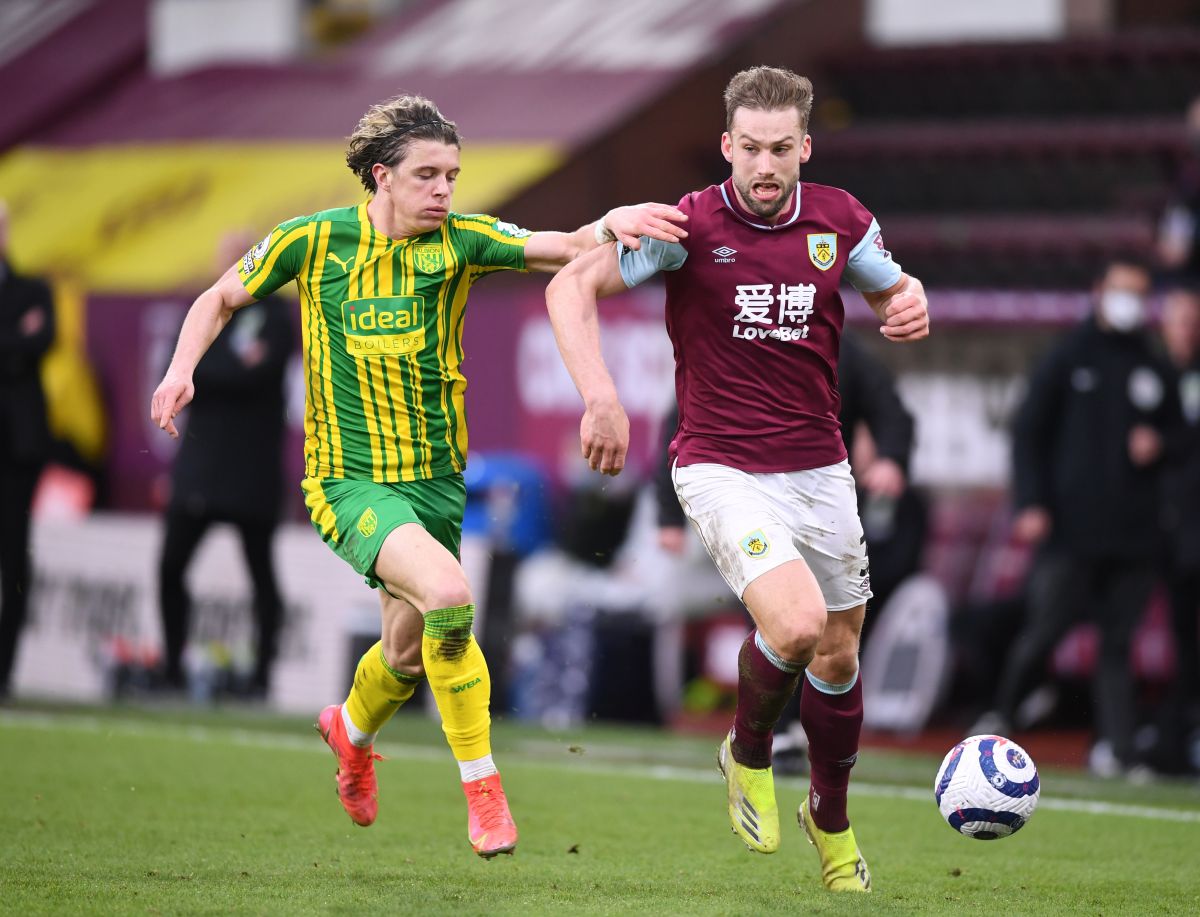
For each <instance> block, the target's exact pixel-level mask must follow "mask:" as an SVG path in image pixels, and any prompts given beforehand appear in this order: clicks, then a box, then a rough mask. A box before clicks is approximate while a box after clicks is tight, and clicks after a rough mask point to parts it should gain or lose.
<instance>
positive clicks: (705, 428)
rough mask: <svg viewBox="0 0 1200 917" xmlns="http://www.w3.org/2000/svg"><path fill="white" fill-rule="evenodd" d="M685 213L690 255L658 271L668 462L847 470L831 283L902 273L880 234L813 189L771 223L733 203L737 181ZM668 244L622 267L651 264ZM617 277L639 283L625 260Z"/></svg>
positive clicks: (696, 199)
mask: <svg viewBox="0 0 1200 917" xmlns="http://www.w3.org/2000/svg"><path fill="white" fill-rule="evenodd" d="M679 208H680V209H681V210H682V211H683V212H684V213H686V214H687V215H688V217H689V220H688V223H687V229H688V237H687V238H686V239H685V240H684V241H683V242H682V243H681V245H682V248H683V250H684V251H683V252H679V251H678V249H676V253H675V254H674V255H669V254H668V255H667V256H666V257H665V258H660V260H659V263H658V264H657V266H656V268H655V269H665V274H664V276H665V281H666V288H667V307H666V319H667V331H668V333H669V334H670V336H671V342H672V344H674V348H675V361H676V370H675V392H676V396H677V398H678V402H679V427H678V429H677V430H676V433H675V437H674V439H673V440H672V442H671V451H670V457H671V460H675V459H678V461H679V464H681V465H691V464H695V463H699V462H716V463H719V464H722V465H729V466H731V467H734V468H739V469H741V470H743V471H749V472H780V471H799V470H802V469H806V468H819V467H822V466H825V465H832V464H834V463H836V462H839V461H841V460H842V459H844V458H845V457H846V447H845V445H844V444H843V442H842V436H841V427H840V424H839V423H838V408H839V397H838V390H837V363H838V348H839V344H840V340H841V334H842V323H843V319H844V316H845V312H844V308H843V305H842V298H841V296H840V294H839V287H840V286H841V284H842V280H843V275H845V279H847V280H849V281H852V282H853V283H854V284H855V285H856V286H857V287H858V288H859V289H864V290H881V289H886V288H887V287H889V286H891V285H892V284H894V283H895V282H896V281H897V280H898V279H899V277H900V268H899V266H898V265H896V264H895V262H893V261H892V260H891V256H890V254H889V253H888V252H887V250H886V249H885V248H884V246H883V242H882V239H881V238H880V235H879V227H878V224H877V223H876V222H875V220H874V218H873V217H872V216H871V214H870V213H869V212H868V211H867V210H866V208H864V207H863V206H862V204H860V203H859V202H858V201H857V200H855V198H854V197H852V196H851V195H850V194H847V193H846V192H845V191H842V190H840V189H838V188H832V187H829V186H828V185H816V184H811V183H808V182H801V183H800V184H799V185H798V187H797V191H796V194H795V195H794V196H793V202H792V204H791V205H790V207H789V209H788V210H786V211H785V212H784V213H782V214H780V217H779V220H778V222H777V223H776V224H774V225H771V224H767V223H765V222H764V221H763V220H762V218H761V217H758V216H756V215H755V214H753V213H750V212H749V211H747V210H746V209H745V208H743V207H742V206H741V205H740V204H739V202H738V200H737V196H736V194H735V192H734V189H733V182H732V179H730V180H727V181H726V182H724V183H723V184H721V185H713V186H710V187H708V188H706V189H704V190H703V191H697V192H693V193H691V194H689V195H687V196H686V197H685V198H684V199H683V200H682V201H680V204H679ZM643 247H644V248H646V246H643ZM670 248H674V246H668V247H665V248H664V247H663V246H652V247H650V248H648V249H647V251H646V253H644V254H643V255H641V256H639V255H637V253H631V252H623V253H622V256H621V257H622V261H623V262H624V260H625V258H626V257H627V256H633V258H634V259H640V260H643V261H645V260H646V259H647V258H653V257H654V254H653V252H654V251H655V250H657V251H659V252H664V251H668V252H669V249H670ZM852 257H853V259H854V260H853V261H851V258H852ZM667 261H673V262H674V263H665V262H667ZM679 261H682V264H679V263H678V262H679ZM848 265H850V270H849V271H847V266H848ZM622 273H623V274H624V275H626V280H627V282H629V281H630V279H631V278H632V279H633V282H640V280H641V279H644V276H647V275H646V273H645V271H643V272H642V274H641V275H640V276H639V275H638V272H637V270H636V267H635V268H634V269H628V268H627V267H626V265H625V264H624V263H623V264H622Z"/></svg>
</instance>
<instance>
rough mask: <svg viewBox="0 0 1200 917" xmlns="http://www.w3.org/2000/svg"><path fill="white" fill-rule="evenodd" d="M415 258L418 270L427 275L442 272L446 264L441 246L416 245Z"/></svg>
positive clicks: (414, 249) (414, 247)
mask: <svg viewBox="0 0 1200 917" xmlns="http://www.w3.org/2000/svg"><path fill="white" fill-rule="evenodd" d="M413 257H414V258H415V259H416V262H417V268H418V270H421V271H424V272H425V273H426V274H432V273H434V271H440V270H441V269H442V268H443V267H444V266H445V263H446V262H445V260H444V259H445V256H444V255H443V254H442V247H441V246H440V245H430V244H422V245H414V246H413Z"/></svg>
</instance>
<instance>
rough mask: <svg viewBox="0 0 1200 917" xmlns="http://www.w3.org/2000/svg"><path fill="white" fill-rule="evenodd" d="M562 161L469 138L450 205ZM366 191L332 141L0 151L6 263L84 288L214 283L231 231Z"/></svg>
mask: <svg viewBox="0 0 1200 917" xmlns="http://www.w3.org/2000/svg"><path fill="white" fill-rule="evenodd" d="M561 159H562V156H561V154H560V153H559V151H558V150H557V148H555V147H553V146H552V145H549V144H531V143H511V144H486V143H479V144H469V145H468V146H467V147H466V148H465V149H464V150H463V153H462V177H461V179H460V180H459V183H458V188H457V191H456V193H455V198H454V205H453V206H454V209H455V210H456V211H458V212H460V213H471V212H475V211H483V210H488V209H490V208H494V207H495V206H496V205H498V204H501V203H503V201H505V200H507V199H508V198H510V197H512V196H513V195H514V194H515V193H516V192H518V191H520V190H521V189H522V188H524V187H526V186H528V185H529V184H531V183H532V182H534V181H536V180H537V179H538V178H541V177H542V176H544V175H546V174H547V173H549V172H550V171H551V170H552V169H554V168H555V167H557V165H558V164H559V162H560V161H561ZM64 176H69V177H70V179H69V184H70V193H69V195H68V196H66V197H64V195H63V193H62V189H63V182H64ZM363 197H364V191H363V188H362V185H360V184H359V183H358V179H357V178H356V177H355V176H354V175H353V174H352V173H351V172H350V170H349V169H347V168H346V164H345V149H344V144H342V143H341V142H321V143H232V142H230V143H187V144H183V143H180V144H154V145H148V144H140V145H130V146H94V147H81V148H77V149H76V148H72V149H65V148H56V147H20V148H18V149H16V150H14V151H13V152H11V153H9V154H8V155H6V156H3V157H0V199H7V200H8V202H9V207H10V209H11V219H12V238H13V246H12V247H13V253H12V254H13V260H14V262H15V263H17V264H20V265H21V266H22V268H23V269H24V270H26V271H29V272H30V273H34V274H45V275H50V276H55V275H60V274H67V275H70V276H71V277H74V278H77V279H78V280H79V282H80V283H81V284H82V285H83V287H84V288H85V289H87V290H89V291H93V292H109V293H163V292H173V291H177V290H188V291H194V290H196V289H199V288H200V287H202V286H205V285H207V284H208V283H210V282H211V281H212V280H214V279H215V278H214V277H213V276H212V274H213V270H212V263H211V262H212V251H213V249H214V248H215V247H216V245H217V241H218V239H219V238H220V237H221V235H222V234H224V233H225V232H227V231H228V230H229V229H230V227H232V226H244V227H248V228H250V229H251V230H252V231H253V232H255V233H257V232H259V231H260V230H261V232H262V233H263V234H264V235H265V234H266V233H267V231H268V230H269V229H270V228H271V227H272V226H274V225H275V224H276V223H278V222H280V221H281V220H285V219H288V218H290V217H294V216H301V215H303V214H308V213H315V212H316V211H319V210H325V209H327V208H330V207H345V206H349V205H351V204H355V203H357V202H358V201H360V200H362V199H363ZM64 201H66V202H67V203H66V204H65V206H66V207H67V208H69V209H64Z"/></svg>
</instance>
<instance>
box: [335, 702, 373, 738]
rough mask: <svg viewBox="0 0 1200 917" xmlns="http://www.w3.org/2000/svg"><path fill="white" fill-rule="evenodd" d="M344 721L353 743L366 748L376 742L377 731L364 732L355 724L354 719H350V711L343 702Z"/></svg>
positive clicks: (347, 733)
mask: <svg viewBox="0 0 1200 917" xmlns="http://www.w3.org/2000/svg"><path fill="white" fill-rule="evenodd" d="M342 722H343V723H344V724H345V725H346V735H347V736H348V737H349V739H350V744H351V745H358V746H361V747H363V748H365V747H366V746H368V745H371V744H373V743H374V742H375V733H373V732H363V731H362V730H361V729H359V728H358V727H357V726H355V725H354V720H352V719H350V711H349V710H347V709H346V705H345V704H342Z"/></svg>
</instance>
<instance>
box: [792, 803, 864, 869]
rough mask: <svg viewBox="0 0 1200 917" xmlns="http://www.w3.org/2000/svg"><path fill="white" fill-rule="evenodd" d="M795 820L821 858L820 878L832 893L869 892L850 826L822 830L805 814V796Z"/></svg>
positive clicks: (862, 860)
mask: <svg viewBox="0 0 1200 917" xmlns="http://www.w3.org/2000/svg"><path fill="white" fill-rule="evenodd" d="M796 821H798V822H799V823H800V827H801V828H803V829H804V833H805V834H806V835H808V842H809V843H810V844H812V845H813V846H814V847H816V848H817V853H818V854H819V855H820V857H821V881H822V882H824V883H825V887H826V888H827V889H829V890H830V891H833V892H869V891H870V890H871V870H870V869H868V868H867V861H866V860H864V859H863V855H862V853H861V851H859V849H858V842H857V841H855V840H854V829H853V828H847V829H846V830H845V831H836V832H828V831H822V830H821V829H820V828H818V827H817V826H816V825H815V824H813V820H812V818H811V817H810V816H809V814H808V797H807V796H805V797H804V802H802V803H800V808H799V809H797V810H796Z"/></svg>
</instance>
